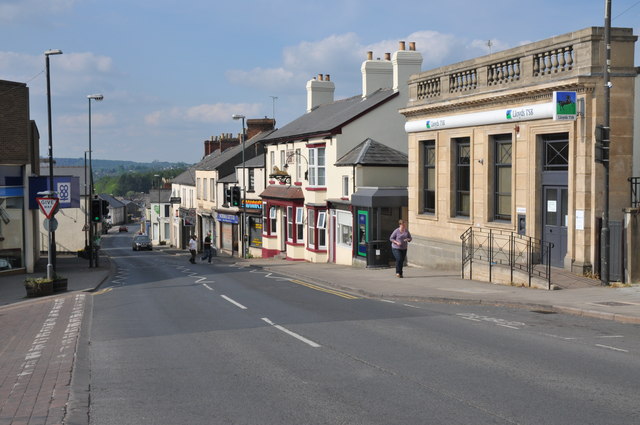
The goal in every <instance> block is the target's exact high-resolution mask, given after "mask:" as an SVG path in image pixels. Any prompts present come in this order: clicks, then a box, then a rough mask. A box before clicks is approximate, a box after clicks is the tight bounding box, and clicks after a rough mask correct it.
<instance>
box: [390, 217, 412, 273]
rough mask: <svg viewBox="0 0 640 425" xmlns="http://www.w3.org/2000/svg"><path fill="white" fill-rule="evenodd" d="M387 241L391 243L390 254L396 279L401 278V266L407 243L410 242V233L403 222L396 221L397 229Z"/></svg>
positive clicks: (405, 254)
mask: <svg viewBox="0 0 640 425" xmlns="http://www.w3.org/2000/svg"><path fill="white" fill-rule="evenodd" d="M389 240H390V241H391V252H392V253H393V257H394V258H395V259H396V277H402V266H403V265H404V259H405V258H406V257H407V248H408V245H409V242H411V233H409V231H408V230H407V226H406V225H405V224H404V221H403V220H399V221H398V228H397V229H396V230H394V231H393V233H391V236H390V237H389Z"/></svg>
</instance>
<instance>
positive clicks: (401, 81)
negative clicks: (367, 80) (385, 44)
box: [391, 41, 422, 96]
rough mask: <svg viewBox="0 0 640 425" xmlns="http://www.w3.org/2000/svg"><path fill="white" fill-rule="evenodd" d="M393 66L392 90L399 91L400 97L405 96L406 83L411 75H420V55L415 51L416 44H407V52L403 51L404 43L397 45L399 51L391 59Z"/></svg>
mask: <svg viewBox="0 0 640 425" xmlns="http://www.w3.org/2000/svg"><path fill="white" fill-rule="evenodd" d="M391 63H392V64H393V89H394V90H395V91H400V94H401V95H407V96H408V93H406V92H407V85H408V84H407V82H408V81H409V77H411V76H412V75H413V74H418V73H420V70H421V68H422V55H421V54H420V52H417V51H416V43H415V42H413V41H412V42H410V43H409V50H405V42H404V41H401V42H400V43H399V49H398V51H397V52H395V53H394V54H393V58H392V59H391Z"/></svg>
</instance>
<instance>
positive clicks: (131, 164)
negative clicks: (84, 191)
mask: <svg viewBox="0 0 640 425" xmlns="http://www.w3.org/2000/svg"><path fill="white" fill-rule="evenodd" d="M41 160H43V161H44V162H47V159H46V158H41ZM54 161H55V164H56V165H57V166H59V167H84V158H54ZM91 163H92V166H93V176H94V178H100V177H105V176H116V175H119V174H122V173H126V172H131V171H133V172H138V173H146V172H149V171H162V170H172V169H185V168H187V167H189V166H190V165H191V164H187V163H185V162H164V161H153V162H135V161H119V160H109V159H95V158H93V159H92V161H91Z"/></svg>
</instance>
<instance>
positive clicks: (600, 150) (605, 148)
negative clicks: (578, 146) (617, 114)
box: [594, 124, 610, 164]
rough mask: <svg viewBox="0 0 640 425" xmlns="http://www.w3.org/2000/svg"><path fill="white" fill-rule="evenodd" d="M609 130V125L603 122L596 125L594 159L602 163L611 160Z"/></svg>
mask: <svg viewBox="0 0 640 425" xmlns="http://www.w3.org/2000/svg"><path fill="white" fill-rule="evenodd" d="M609 131H610V128H609V127H605V126H604V125H602V124H598V125H596V131H595V133H594V138H595V139H596V143H595V152H594V160H595V161H596V162H598V163H600V164H602V163H603V162H609Z"/></svg>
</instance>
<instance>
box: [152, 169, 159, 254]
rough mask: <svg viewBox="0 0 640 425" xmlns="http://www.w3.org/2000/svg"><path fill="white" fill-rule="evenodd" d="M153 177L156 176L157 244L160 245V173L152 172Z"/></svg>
mask: <svg viewBox="0 0 640 425" xmlns="http://www.w3.org/2000/svg"><path fill="white" fill-rule="evenodd" d="M153 177H157V178H158V246H160V182H161V177H160V174H154V175H153Z"/></svg>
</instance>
